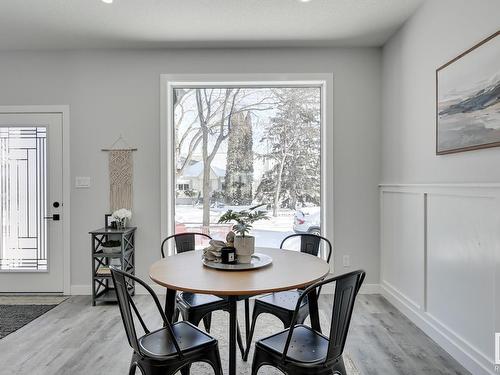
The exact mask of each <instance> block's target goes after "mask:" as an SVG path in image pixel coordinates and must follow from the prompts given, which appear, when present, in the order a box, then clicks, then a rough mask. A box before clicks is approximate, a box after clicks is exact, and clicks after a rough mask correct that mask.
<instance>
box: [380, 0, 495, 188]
mask: <svg viewBox="0 0 500 375" xmlns="http://www.w3.org/2000/svg"><path fill="white" fill-rule="evenodd" d="M499 29H500V2H499V1H498V0H473V1H471V0H428V1H427V2H425V3H424V4H423V5H422V6H421V8H420V9H419V10H418V11H417V13H416V14H415V15H414V16H413V17H412V18H410V20H409V21H408V22H407V23H406V24H405V25H404V26H403V28H402V29H400V31H399V32H398V33H396V34H395V35H394V36H393V37H392V38H391V39H390V40H389V42H388V43H387V44H386V45H385V46H384V49H383V68H382V69H383V83H382V85H383V99H382V102H383V121H382V130H383V139H382V181H383V182H384V183H429V182H446V183H449V182H498V181H500V168H498V165H499V164H500V148H496V149H486V150H479V151H472V152H466V153H459V154H453V155H447V156H442V155H441V156H437V155H436V153H435V142H436V140H435V131H436V129H435V124H436V119H435V105H436V104H435V103H436V95H435V90H436V81H435V80H436V75H435V74H436V68H437V67H439V66H441V65H442V64H444V63H446V62H448V61H449V60H451V59H452V58H454V57H456V56H457V55H459V54H460V53H462V52H463V51H465V50H467V49H469V48H470V47H472V46H473V45H475V44H476V43H478V42H479V41H481V40H482V39H484V38H486V37H487V36H489V35H491V34H493V33H494V32H495V31H497V30H499ZM478 69H480V67H478Z"/></svg>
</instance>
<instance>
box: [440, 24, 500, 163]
mask: <svg viewBox="0 0 500 375" xmlns="http://www.w3.org/2000/svg"><path fill="white" fill-rule="evenodd" d="M499 36H500V30H499V31H497V32H495V33H493V34H492V35H490V36H489V37H487V38H485V39H483V40H482V41H480V42H479V43H477V44H475V45H474V46H473V47H471V48H469V49H468V50H467V51H465V52H463V53H461V54H460V55H458V56H457V57H455V58H454V59H452V60H450V61H448V62H447V63H446V64H444V65H442V66H440V67H439V68H437V69H436V155H445V154H452V153H457V152H464V151H471V150H478V149H484V148H490V147H498V146H500V99H498V98H499V97H500V37H499Z"/></svg>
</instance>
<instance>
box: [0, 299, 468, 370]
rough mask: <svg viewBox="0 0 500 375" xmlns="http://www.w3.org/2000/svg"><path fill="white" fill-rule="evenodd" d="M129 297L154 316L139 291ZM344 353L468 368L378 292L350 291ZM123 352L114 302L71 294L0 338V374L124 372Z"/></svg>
mask: <svg viewBox="0 0 500 375" xmlns="http://www.w3.org/2000/svg"><path fill="white" fill-rule="evenodd" d="M136 300H137V303H138V306H139V308H140V309H142V310H143V311H144V314H145V317H146V320H147V321H154V322H159V320H158V319H157V316H156V312H155V311H154V309H153V306H152V304H151V303H150V300H149V299H148V297H147V296H138V297H136ZM320 307H321V308H322V309H324V310H327V309H328V304H327V303H326V302H324V301H321V303H320ZM258 329H259V328H258V325H257V332H256V336H258ZM345 351H346V352H347V353H349V356H350V357H351V359H352V360H353V362H354V363H355V365H356V367H357V368H358V370H359V372H360V373H361V374H370V375H371V374H380V375H382V374H383V375H392V374H404V375H412V374H415V375H417V374H433V375H434V374H436V375H438V374H469V373H468V372H467V371H466V370H465V369H464V368H463V367H462V366H460V365H459V364H458V363H457V362H456V361H455V360H453V358H451V357H450V356H449V355H448V354H447V353H446V352H445V351H444V350H443V349H441V348H440V347H439V346H437V344H436V343H434V342H433V341H432V340H431V339H430V338H429V337H427V336H426V335H425V334H424V333H423V332H422V331H420V330H419V329H418V328H417V327H416V326H415V325H414V324H412V323H411V322H410V321H409V320H408V319H406V318H405V317H404V316H403V315H402V314H401V313H400V312H399V311H397V310H396V309H395V308H394V307H393V306H392V305H391V304H389V303H388V302H387V301H386V300H385V299H384V298H383V297H381V296H378V295H360V296H358V299H357V302H356V308H355V312H354V315H353V321H352V324H351V328H350V332H349V336H348V340H347V347H346V350H345ZM130 356H131V349H130V348H129V346H128V343H127V340H126V337H125V333H124V330H123V326H122V322H121V319H120V317H119V311H118V307H117V306H116V305H115V304H109V305H100V306H97V307H91V305H90V297H83V296H75V297H71V298H69V299H68V300H66V301H65V302H63V303H62V304H60V305H59V306H57V307H56V308H54V309H52V310H51V311H49V312H48V313H47V314H45V315H43V316H41V317H40V318H38V319H36V320H35V321H33V322H31V323H30V324H28V325H27V326H25V327H23V328H21V329H20V330H19V331H17V332H15V333H13V334H11V335H9V336H7V337H5V338H4V339H2V340H0V374H2V375H4V374H5V375H7V374H23V375H24V374H26V375H27V374H29V375H34V374H43V375H45V374H47V375H48V374H50V375H55V374H71V375H78V374H106V375H115V374H116V375H118V374H128V372H127V371H128V365H129V359H130ZM250 358H251V356H250ZM262 374H265V372H262ZM194 375H196V374H194Z"/></svg>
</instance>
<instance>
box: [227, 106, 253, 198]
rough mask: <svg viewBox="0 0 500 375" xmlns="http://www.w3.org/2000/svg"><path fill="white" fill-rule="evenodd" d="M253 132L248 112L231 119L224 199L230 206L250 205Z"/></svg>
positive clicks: (237, 114) (235, 115) (251, 195)
mask: <svg viewBox="0 0 500 375" xmlns="http://www.w3.org/2000/svg"><path fill="white" fill-rule="evenodd" d="M252 148H253V132H252V118H251V115H250V112H247V113H246V115H245V114H244V113H242V112H239V113H236V114H234V115H233V116H232V117H231V131H230V132H229V137H228V145H227V161H226V178H225V197H226V203H227V204H230V205H249V204H251V203H252V197H253V192H252V183H253V150H252Z"/></svg>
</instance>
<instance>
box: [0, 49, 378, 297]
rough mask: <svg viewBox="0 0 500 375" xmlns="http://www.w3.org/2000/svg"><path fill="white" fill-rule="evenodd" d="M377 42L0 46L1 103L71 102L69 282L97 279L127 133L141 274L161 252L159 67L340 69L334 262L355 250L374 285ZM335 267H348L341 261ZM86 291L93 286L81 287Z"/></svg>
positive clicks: (234, 70)
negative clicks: (117, 151)
mask: <svg viewBox="0 0 500 375" xmlns="http://www.w3.org/2000/svg"><path fill="white" fill-rule="evenodd" d="M380 63H381V51H380V50H379V49H282V50H272V49H262V50H258V49H256V50H249V49H242V50H231V51H230V50H163V51H161V50H157V51H153V50H134V51H132V50H116V51H114V50H110V51H97V50H94V51H68V52H57V51H55V52H50V51H45V52H0V105H14V104H21V105H22V104H69V105H70V111H71V174H72V177H73V181H74V177H75V176H91V177H92V187H91V188H90V189H74V188H73V189H72V192H71V193H72V198H71V200H72V201H71V209H72V214H71V226H72V229H71V256H72V259H71V264H72V266H71V282H72V285H73V286H74V287H75V290H78V291H82V290H88V289H81V288H79V287H78V286H86V285H89V284H90V275H91V269H90V261H89V259H90V254H89V251H90V250H89V242H90V241H89V237H88V234H87V232H88V231H89V230H91V229H94V228H96V227H99V226H102V224H103V217H104V213H106V212H107V208H108V206H109V202H108V194H109V193H108V176H107V155H106V154H105V153H103V152H101V151H100V149H101V147H103V146H107V145H109V144H110V143H112V142H113V141H114V140H115V139H116V137H117V136H118V135H119V134H122V135H123V136H124V137H125V138H126V139H127V140H128V141H129V143H131V144H133V145H134V146H137V147H138V149H139V151H138V152H136V153H135V154H134V171H135V177H134V178H135V180H134V218H133V222H134V223H135V224H136V225H137V226H138V227H139V229H138V232H137V238H136V245H137V257H136V263H137V267H138V274H139V276H141V277H147V270H148V266H149V265H150V264H151V263H153V262H154V261H155V260H157V259H158V258H159V241H160V207H159V204H160V177H159V176H160V160H159V155H160V150H159V147H160V146H159V145H160V143H159V133H160V128H159V126H160V125H159V122H160V121H159V116H160V103H159V100H160V74H161V73H171V74H174V73H276V72H278V73H279V72H285V73H304V72H306V73H328V72H333V73H334V98H333V100H334V119H333V122H334V138H335V140H334V144H333V145H331V147H333V150H334V165H333V166H330V167H331V168H333V169H334V178H335V240H334V243H335V251H336V252H335V254H336V256H335V261H336V264H338V265H340V264H341V259H342V255H344V254H349V255H350V256H351V263H352V266H351V269H354V268H358V267H360V268H364V269H365V270H366V271H367V283H378V280H379V225H378V222H379V204H378V191H377V184H378V183H379V176H380V157H379V155H380V111H381V102H380V92H381V82H380V80H381V64H380ZM337 270H338V271H341V270H342V269H341V268H340V266H339V267H337ZM84 288H86V287H84Z"/></svg>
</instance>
